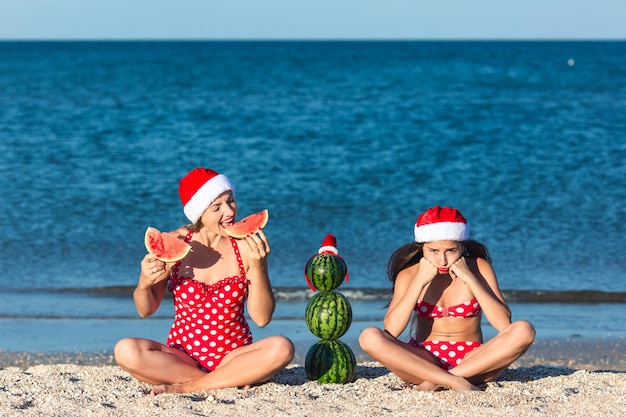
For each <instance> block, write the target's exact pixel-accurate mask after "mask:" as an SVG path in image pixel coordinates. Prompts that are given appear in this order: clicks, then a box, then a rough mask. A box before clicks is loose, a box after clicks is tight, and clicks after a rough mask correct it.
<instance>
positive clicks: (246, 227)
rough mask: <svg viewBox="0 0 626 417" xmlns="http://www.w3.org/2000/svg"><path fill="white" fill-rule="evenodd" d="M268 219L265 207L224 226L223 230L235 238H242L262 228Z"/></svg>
mask: <svg viewBox="0 0 626 417" xmlns="http://www.w3.org/2000/svg"><path fill="white" fill-rule="evenodd" d="M268 219H269V213H268V212H267V209H265V210H263V211H260V212H258V213H254V214H251V215H249V216H248V217H244V218H243V219H241V220H239V221H238V222H237V223H233V224H231V225H230V226H228V227H226V228H225V229H224V231H225V232H226V233H227V234H228V235H229V236H232V237H234V238H235V239H243V238H245V237H246V236H250V235H251V234H254V233H256V232H258V231H259V230H261V229H263V228H264V227H265V225H266V224H267V220H268Z"/></svg>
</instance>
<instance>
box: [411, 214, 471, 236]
mask: <svg viewBox="0 0 626 417" xmlns="http://www.w3.org/2000/svg"><path fill="white" fill-rule="evenodd" d="M468 239H469V227H468V226H467V220H465V217H463V215H462V214H461V212H460V211H458V210H457V209H455V208H451V207H439V206H435V207H432V208H429V209H428V210H426V211H425V212H424V213H422V214H420V216H419V217H418V218H417V222H416V223H415V241H416V242H436V241H438V240H456V241H459V242H463V241H465V240H468Z"/></svg>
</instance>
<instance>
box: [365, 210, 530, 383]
mask: <svg viewBox="0 0 626 417" xmlns="http://www.w3.org/2000/svg"><path fill="white" fill-rule="evenodd" d="M414 233H415V242H412V243H409V244H407V245H404V246H402V247H401V248H399V249H398V250H396V251H395V252H394V254H393V255H392V256H391V258H390V260H389V268H388V271H389V278H390V280H391V281H392V282H393V285H394V286H393V297H392V299H391V302H390V303H389V307H388V310H387V314H386V315H385V319H384V324H385V329H379V328H375V327H368V328H366V329H364V330H363V332H362V333H361V336H360V337H359V343H360V345H361V347H362V348H363V350H364V351H365V352H366V353H368V354H369V355H370V356H372V357H373V358H374V359H376V360H377V361H379V362H380V363H382V364H383V365H384V366H386V367H387V368H388V369H389V370H391V371H392V372H394V373H395V374H397V375H398V376H399V377H400V378H402V379H404V380H405V381H407V382H409V383H412V384H415V385H416V388H417V389H421V390H434V389H439V388H441V387H450V388H453V389H458V390H477V389H478V388H477V387H476V385H478V384H482V383H485V382H487V381H491V380H493V379H494V378H495V377H496V376H498V375H499V374H500V373H501V372H502V371H503V370H504V369H506V367H507V366H509V365H510V364H511V363H513V362H514V361H515V360H516V359H517V358H519V357H520V356H522V355H523V354H524V352H526V350H527V349H528V348H529V347H530V345H531V344H532V342H533V340H534V337H535V330H534V328H533V326H532V325H531V324H530V323H528V322H526V321H522V320H520V321H515V322H511V311H510V310H509V307H508V305H507V304H506V301H505V300H504V297H503V296H502V293H501V291H500V288H499V286H498V281H497V279H496V275H495V273H494V271H493V269H492V267H491V263H490V259H489V255H488V252H487V248H486V247H485V246H484V245H482V244H481V243H479V242H476V241H474V240H470V239H469V229H468V227H467V221H466V220H465V218H464V217H463V216H462V215H461V213H460V212H459V211H458V210H457V209H454V208H450V207H439V206H435V207H433V208H430V209H428V210H427V211H426V212H425V213H423V214H421V215H420V216H419V217H418V219H417V222H416V224H415V226H414ZM483 313H484V315H485V317H486V318H487V320H488V321H489V323H490V324H491V325H492V326H493V327H494V328H495V329H496V330H497V331H498V334H497V335H496V336H495V337H493V338H492V339H491V340H489V341H487V342H484V343H483V335H482V330H481V318H482V315H483ZM411 316H412V317H413V321H412V325H411V332H410V334H411V337H410V340H409V341H408V342H403V341H401V340H398V337H399V336H400V335H401V334H402V333H403V332H404V330H405V329H406V327H407V325H408V324H409V321H410V320H411Z"/></svg>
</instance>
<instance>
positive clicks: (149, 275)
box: [138, 253, 168, 290]
mask: <svg viewBox="0 0 626 417" xmlns="http://www.w3.org/2000/svg"><path fill="white" fill-rule="evenodd" d="M166 272H167V269H166V267H165V262H163V261H160V260H159V259H157V256H156V255H154V254H151V253H148V254H146V256H144V258H143V260H142V261H141V274H140V276H139V284H138V287H139V288H141V289H144V290H146V289H148V288H150V287H152V286H153V285H154V284H156V283H157V282H160V281H163V280H164V279H166V278H167V277H168V275H167V274H166Z"/></svg>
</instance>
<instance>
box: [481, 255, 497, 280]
mask: <svg viewBox="0 0 626 417" xmlns="http://www.w3.org/2000/svg"><path fill="white" fill-rule="evenodd" d="M476 268H477V269H478V272H480V274H481V275H482V276H483V277H485V278H487V279H489V278H491V277H495V275H496V274H495V272H494V270H493V267H492V266H491V264H490V263H489V261H487V260H486V259H484V258H476Z"/></svg>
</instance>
